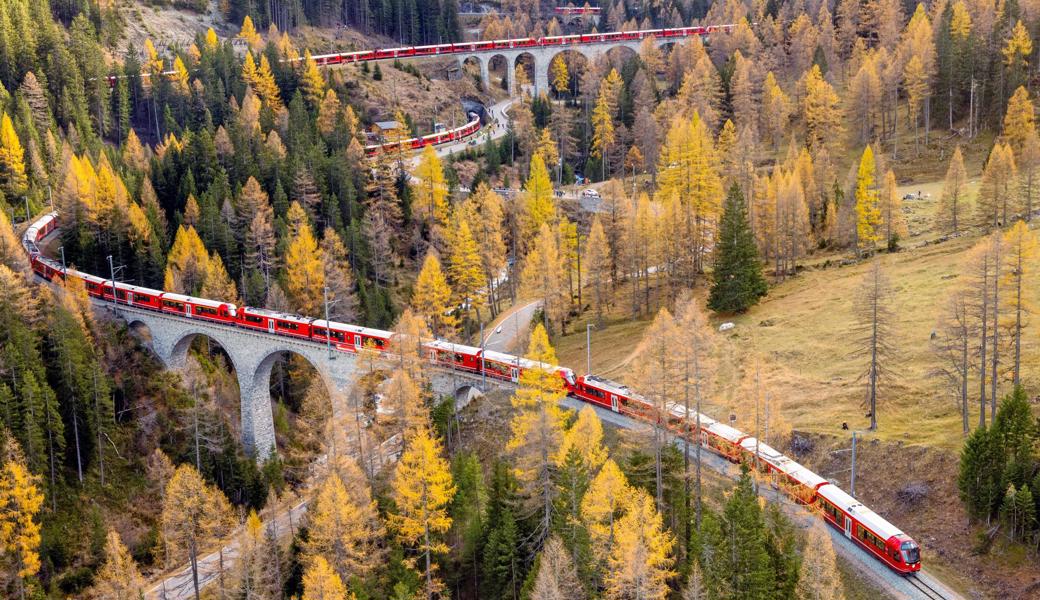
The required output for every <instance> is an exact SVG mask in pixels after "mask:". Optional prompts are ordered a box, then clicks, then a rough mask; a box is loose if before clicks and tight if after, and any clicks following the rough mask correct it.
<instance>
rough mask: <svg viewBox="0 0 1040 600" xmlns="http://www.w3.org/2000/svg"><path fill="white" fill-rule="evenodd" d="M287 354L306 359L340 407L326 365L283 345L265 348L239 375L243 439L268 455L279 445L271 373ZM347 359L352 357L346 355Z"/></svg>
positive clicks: (259, 454) (332, 410)
mask: <svg viewBox="0 0 1040 600" xmlns="http://www.w3.org/2000/svg"><path fill="white" fill-rule="evenodd" d="M287 356H295V357H299V358H301V359H303V360H304V362H306V363H307V364H308V365H309V366H310V367H311V368H312V369H313V370H314V374H315V376H316V377H318V378H319V379H320V380H321V381H322V383H324V385H325V389H326V390H327V392H328V395H329V398H330V400H331V401H332V406H331V407H330V408H331V412H332V414H333V415H334V414H335V413H336V409H337V402H336V400H335V397H336V394H335V392H336V385H335V384H334V382H333V381H332V380H331V378H330V376H329V372H328V370H327V369H326V365H324V364H323V363H322V361H320V360H316V359H315V356H312V355H311V354H310V353H308V352H301V351H300V350H299V349H296V348H291V347H288V346H283V345H275V346H271V347H268V348H264V349H263V353H262V355H261V358H260V359H259V361H258V362H257V363H256V365H255V366H251V368H250V370H249V371H248V373H244V374H242V375H241V376H240V377H239V385H240V388H241V395H242V443H243V444H244V445H245V446H246V447H247V448H252V449H254V451H255V452H256V454H257V456H260V457H265V456H268V455H270V454H271V453H273V452H274V451H275V450H276V449H277V440H276V436H275V428H274V406H273V402H272V398H271V373H272V371H273V370H274V367H275V365H276V364H277V363H278V362H279V361H280V360H282V359H283V358H285V357H287ZM344 360H349V359H346V358H344ZM246 380H248V381H246Z"/></svg>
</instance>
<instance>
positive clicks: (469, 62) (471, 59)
mask: <svg viewBox="0 0 1040 600" xmlns="http://www.w3.org/2000/svg"><path fill="white" fill-rule="evenodd" d="M459 69H460V70H461V71H462V76H463V77H467V78H479V79H480V83H481V85H482V86H483V87H484V89H485V90H487V86H488V76H487V75H488V63H487V60H486V59H484V58H482V57H481V56H479V55H477V54H470V55H469V56H462V57H459Z"/></svg>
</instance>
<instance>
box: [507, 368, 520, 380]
mask: <svg viewBox="0 0 1040 600" xmlns="http://www.w3.org/2000/svg"><path fill="white" fill-rule="evenodd" d="M509 378H510V379H512V380H513V383H516V382H517V380H519V379H520V369H517V368H516V367H512V368H510V369H509Z"/></svg>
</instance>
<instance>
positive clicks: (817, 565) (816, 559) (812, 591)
mask: <svg viewBox="0 0 1040 600" xmlns="http://www.w3.org/2000/svg"><path fill="white" fill-rule="evenodd" d="M844 590H845V584H843V583H842V581H841V577H840V575H839V573H838V561H837V558H836V557H835V555H834V546H833V545H832V544H831V536H830V533H829V532H828V531H827V526H826V525H824V524H823V521H821V520H819V519H814V520H813V523H812V526H811V527H810V528H809V535H808V537H807V539H806V541H805V552H804V553H803V554H802V566H801V570H800V571H799V574H798V588H797V590H796V597H797V598H799V600H845V592H844Z"/></svg>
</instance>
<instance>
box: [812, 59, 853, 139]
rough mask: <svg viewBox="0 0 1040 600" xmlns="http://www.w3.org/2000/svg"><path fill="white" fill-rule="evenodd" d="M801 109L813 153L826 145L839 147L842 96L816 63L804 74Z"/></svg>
mask: <svg viewBox="0 0 1040 600" xmlns="http://www.w3.org/2000/svg"><path fill="white" fill-rule="evenodd" d="M802 111H803V113H802V114H803V116H804V118H805V142H806V145H807V146H808V147H809V148H810V149H811V150H813V152H818V151H819V150H820V149H821V148H823V147H837V146H840V140H841V139H842V129H843V127H842V122H843V120H844V117H843V115H842V110H841V98H839V97H838V93H837V92H835V91H834V88H833V87H831V84H830V83H827V80H826V79H824V78H823V73H822V72H821V71H820V66H819V65H813V66H812V67H811V68H810V69H809V71H808V72H807V73H806V74H805V99H804V100H803V102H802Z"/></svg>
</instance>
